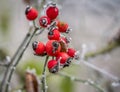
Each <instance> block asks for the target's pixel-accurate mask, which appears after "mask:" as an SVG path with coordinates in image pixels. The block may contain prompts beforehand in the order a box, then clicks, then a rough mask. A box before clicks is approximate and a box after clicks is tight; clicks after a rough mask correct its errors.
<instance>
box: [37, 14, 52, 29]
mask: <svg viewBox="0 0 120 92" xmlns="http://www.w3.org/2000/svg"><path fill="white" fill-rule="evenodd" d="M50 23H51V20H50V18H49V17H47V16H42V17H40V19H39V24H40V26H41V27H47V26H48V25H49V24H50Z"/></svg>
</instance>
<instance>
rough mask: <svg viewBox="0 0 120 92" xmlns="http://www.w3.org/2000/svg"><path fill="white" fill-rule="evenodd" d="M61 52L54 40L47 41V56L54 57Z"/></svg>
mask: <svg viewBox="0 0 120 92" xmlns="http://www.w3.org/2000/svg"><path fill="white" fill-rule="evenodd" d="M60 50H61V46H60V44H59V42H58V41H56V40H49V41H48V42H47V43H46V52H47V54H48V55H49V56H56V55H57V54H58V53H59V52H60Z"/></svg>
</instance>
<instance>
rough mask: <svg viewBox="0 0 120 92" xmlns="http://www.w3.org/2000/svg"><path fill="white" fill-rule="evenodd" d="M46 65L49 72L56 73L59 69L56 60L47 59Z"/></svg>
mask: <svg viewBox="0 0 120 92" xmlns="http://www.w3.org/2000/svg"><path fill="white" fill-rule="evenodd" d="M47 67H48V69H49V72H51V73H56V72H58V70H59V67H58V62H57V61H56V60H49V61H48V63H47Z"/></svg>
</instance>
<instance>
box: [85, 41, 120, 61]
mask: <svg viewBox="0 0 120 92" xmlns="http://www.w3.org/2000/svg"><path fill="white" fill-rule="evenodd" d="M118 46H120V43H118V42H112V43H110V44H108V45H107V46H105V47H104V48H101V49H99V50H97V51H95V52H88V53H86V54H85V58H84V59H85V60H87V59H88V58H91V57H95V56H97V55H100V54H104V53H107V52H110V51H111V50H113V49H114V48H116V47H118Z"/></svg>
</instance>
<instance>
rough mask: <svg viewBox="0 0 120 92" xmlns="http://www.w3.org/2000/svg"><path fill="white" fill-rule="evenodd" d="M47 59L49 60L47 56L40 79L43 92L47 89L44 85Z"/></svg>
mask: <svg viewBox="0 0 120 92" xmlns="http://www.w3.org/2000/svg"><path fill="white" fill-rule="evenodd" d="M48 59H49V56H48V55H47V56H46V59H45V63H44V67H43V72H42V79H41V82H42V90H43V92H47V88H46V87H47V85H46V66H47V62H48Z"/></svg>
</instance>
